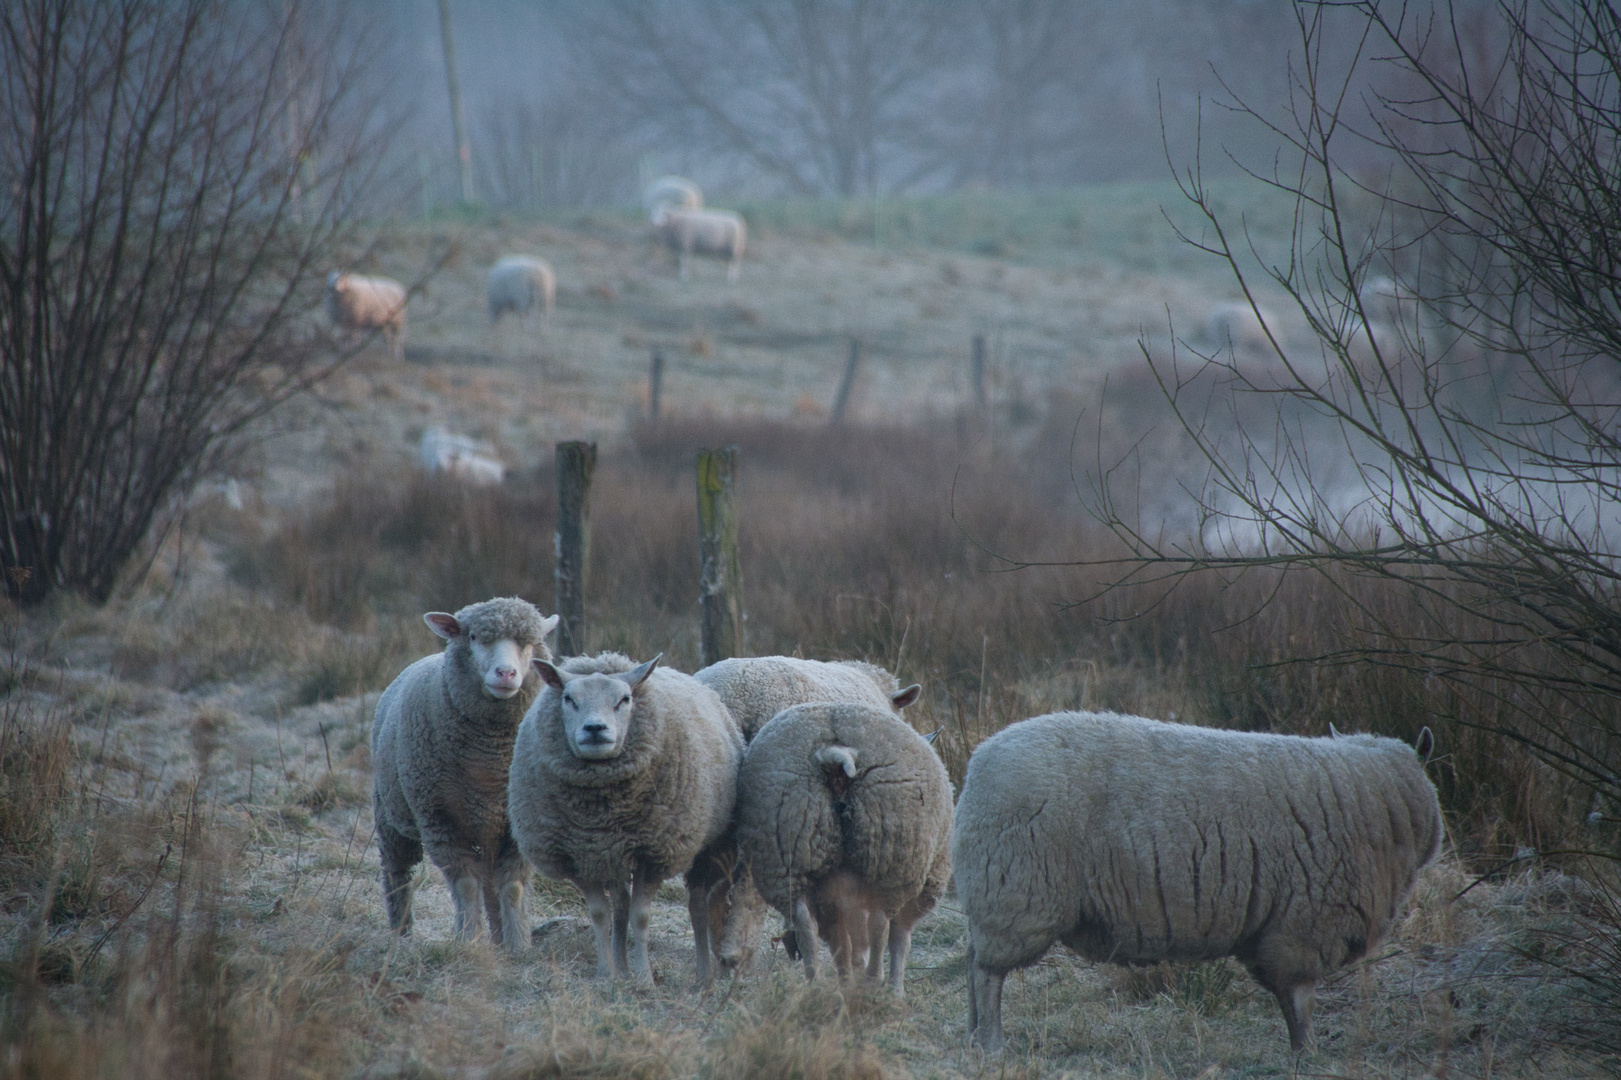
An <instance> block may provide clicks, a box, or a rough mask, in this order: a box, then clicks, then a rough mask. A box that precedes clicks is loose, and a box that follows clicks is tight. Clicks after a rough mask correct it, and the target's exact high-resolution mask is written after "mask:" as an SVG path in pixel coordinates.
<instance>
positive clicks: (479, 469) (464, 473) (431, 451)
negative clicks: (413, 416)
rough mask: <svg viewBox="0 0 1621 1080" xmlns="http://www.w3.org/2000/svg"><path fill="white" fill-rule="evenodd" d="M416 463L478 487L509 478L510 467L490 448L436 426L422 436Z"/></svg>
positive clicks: (429, 470) (426, 468) (427, 469)
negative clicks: (418, 462) (508, 470)
mask: <svg viewBox="0 0 1621 1080" xmlns="http://www.w3.org/2000/svg"><path fill="white" fill-rule="evenodd" d="M417 460H418V461H420V462H421V463H422V467H423V469H425V470H426V471H428V472H442V473H447V474H449V475H451V476H454V477H456V478H457V479H458V480H463V481H466V482H467V483H469V484H472V485H474V486H475V487H489V486H491V485H494V484H499V483H501V482H502V481H503V480H505V479H506V475H507V467H506V466H505V465H503V464H501V462H500V460H499V459H498V458H496V457H495V456H494V455H493V454H492V453H491V451H490V448H489V446H487V445H486V444H484V443H481V442H479V441H478V440H476V439H471V438H468V437H467V436H466V435H456V434H453V433H451V432H450V431H447V430H446V429H445V428H444V427H442V426H439V425H435V426H433V427H431V428H429V429H428V430H427V431H424V432H423V433H422V442H421V443H420V444H418V446H417Z"/></svg>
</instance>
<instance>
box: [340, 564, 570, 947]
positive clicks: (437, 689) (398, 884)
mask: <svg viewBox="0 0 1621 1080" xmlns="http://www.w3.org/2000/svg"><path fill="white" fill-rule="evenodd" d="M423 620H424V621H425V622H426V623H427V624H428V629H430V630H432V631H433V632H434V633H435V634H437V635H439V636H440V637H441V638H444V639H445V642H446V644H445V648H444V651H443V652H440V653H435V654H434V655H432V656H426V657H423V658H422V659H421V660H418V661H417V662H416V663H414V664H412V665H411V666H410V667H407V668H406V669H405V670H404V671H402V672H401V673H400V674H399V676H398V677H397V678H395V680H394V681H393V682H392V683H390V684H389V686H388V689H387V690H385V691H383V696H382V697H381V698H379V699H378V701H377V712H376V715H375V717H374V719H373V721H372V740H371V755H372V770H373V773H374V781H373V789H372V807H373V816H374V818H375V820H376V824H377V848H378V851H379V852H380V853H381V855H382V862H383V898H384V902H385V904H386V906H387V908H388V924H389V926H390V927H392V928H393V929H394V930H395V931H396V932H398V933H401V934H406V933H409V932H410V930H411V878H412V874H413V870H414V868H415V867H416V865H417V864H418V863H419V862H421V861H422V854H423V851H424V849H425V850H426V851H427V854H428V857H429V858H430V859H432V860H433V863H434V865H435V866H437V867H439V869H440V870H442V871H443V872H444V875H445V880H446V881H447V882H448V883H449V885H450V894H451V897H452V898H453V900H454V902H455V905H456V922H455V933H456V936H457V937H458V938H461V939H463V940H471V939H474V938H477V937H478V936H479V934H480V931H481V926H480V919H479V916H478V907H477V905H478V899H479V894H480V892H482V893H483V897H484V907H485V910H486V912H487V914H488V916H489V921H490V934H491V936H492V937H493V938H494V939H495V940H496V942H497V943H498V944H500V945H502V946H503V947H504V948H506V949H507V950H508V951H511V952H521V951H522V950H523V949H525V948H526V947H527V946H528V944H529V928H528V927H527V926H526V925H525V919H524V886H525V882H526V880H527V878H528V874H529V871H528V868H527V867H526V866H525V865H524V862H523V859H522V858H521V856H520V855H519V853H518V848H517V846H516V845H515V844H514V843H513V840H512V832H511V830H510V829H509V828H508V825H507V813H506V788H507V766H508V763H509V762H510V761H511V760H512V742H513V737H514V736H515V735H516V734H517V731H518V722H519V720H521V719H522V718H523V714H524V710H525V709H527V708H528V707H529V704H530V702H531V701H532V700H533V699H534V697H535V695H536V693H537V692H538V690H539V689H540V685H541V679H540V676H539V674H538V673H536V672H535V671H534V670H533V669H532V667H531V665H530V661H531V660H532V659H535V658H537V657H539V658H543V659H544V658H549V657H550V656H551V650H550V649H548V648H547V646H546V643H545V638H546V635H547V634H550V633H551V632H552V630H553V629H555V628H556V626H557V616H556V615H552V616H549V617H546V618H542V617H541V614H540V612H539V611H536V610H535V608H534V606H533V605H531V604H529V603H528V602H526V601H524V600H520V599H518V598H517V597H515V596H512V597H500V598H497V599H494V600H486V601H484V602H483V603H479V604H471V605H469V606H467V607H464V608H462V609H461V610H460V611H458V612H456V613H455V614H454V615H450V614H447V613H445V612H443V611H430V612H428V613H427V614H426V615H424V616H423Z"/></svg>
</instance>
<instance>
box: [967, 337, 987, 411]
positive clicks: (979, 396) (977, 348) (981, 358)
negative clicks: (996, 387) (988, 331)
mask: <svg viewBox="0 0 1621 1080" xmlns="http://www.w3.org/2000/svg"><path fill="white" fill-rule="evenodd" d="M968 383H969V385H970V386H971V387H972V388H973V392H974V408H976V409H978V410H979V411H980V412H984V411H985V402H986V396H985V335H984V334H975V335H974V351H973V355H972V357H971V358H970V359H969V361H968Z"/></svg>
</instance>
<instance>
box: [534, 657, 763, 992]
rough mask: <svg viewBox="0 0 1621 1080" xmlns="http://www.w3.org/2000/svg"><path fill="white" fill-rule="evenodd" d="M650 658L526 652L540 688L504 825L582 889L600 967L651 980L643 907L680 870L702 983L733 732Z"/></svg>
mask: <svg viewBox="0 0 1621 1080" xmlns="http://www.w3.org/2000/svg"><path fill="white" fill-rule="evenodd" d="M658 661H659V657H657V656H655V657H654V658H653V659H651V660H649V661H647V662H646V663H644V664H637V663H636V662H635V661H633V660H630V659H628V658H626V657H624V656H621V655H619V654H618V653H609V652H605V653H600V654H598V655H597V656H594V657H586V656H577V657H574V658H572V659H569V660H567V661H565V662H564V663H563V664H561V665H556V666H554V665H553V664H550V663H548V662H546V661H544V660H541V659H536V661H535V665H534V666H535V668H536V670H537V671H538V672H539V673H540V675H541V677H542V678H543V679H544V680H545V683H546V687H545V689H544V690H543V691H542V692H541V693H540V695H539V696H538V697H537V698H536V699H535V702H534V704H533V705H532V706H530V709H529V712H528V715H526V716H525V717H524V719H523V723H522V724H521V725H520V726H519V728H518V739H517V745H516V746H515V747H514V749H513V754H512V773H511V779H510V782H509V786H508V789H507V790H508V806H509V812H510V814H511V817H512V835H513V836H514V837H515V838H516V839H517V842H518V847H519V850H521V851H522V852H523V856H524V858H526V859H528V860H529V861H530V862H531V863H533V864H534V866H535V867H536V869H538V870H539V871H540V872H541V873H543V874H545V875H546V876H547V877H551V878H562V879H566V880H568V881H572V882H573V883H574V885H575V886H576V887H577V888H578V889H579V890H580V892H581V893H583V894H584V895H585V901H586V907H587V909H588V910H589V913H590V916H591V925H592V928H593V929H594V930H595V932H596V939H597V974H598V975H599V976H601V977H602V978H611V977H613V976H615V975H625V974H627V973H628V974H630V975H631V976H633V977H634V978H636V979H638V980H641V981H643V982H651V981H652V978H653V972H652V968H651V967H650V965H649V963H648V957H647V928H648V916H649V907H650V906H651V904H652V902H653V895H654V893H656V892H657V891H658V887H659V885H660V883H661V882H663V881H664V879H665V878H668V877H672V876H674V875H676V874H685V875H686V885H687V912H688V915H689V917H690V918H691V920H692V933H693V938H694V941H695V944H696V946H697V953H698V979H699V981H700V982H708V981H709V979H710V977H711V971H712V967H711V959H712V953H713V949H714V944H715V943H714V942H713V941H712V940H711V934H710V927H711V925H712V915H714V916H716V918H717V919H718V917H719V911H718V908H719V907H720V906H721V905H724V904H725V903H726V900H727V893H728V889H727V886H728V885H729V883H730V882H729V877H728V873H727V871H728V869H729V867H730V864H731V858H730V852H731V849H732V847H733V838H732V808H733V805H734V803H735V801H736V797H737V768H738V762H739V761H740V760H741V759H742V756H743V736H742V734H741V733H740V732H739V731H738V730H737V725H736V724H735V723H733V722H732V717H731V714H730V713H728V712H727V711H726V706H725V705H723V704H722V703H721V700H720V698H718V697H716V696H715V692H714V691H713V690H711V689H709V687H707V686H704V685H703V684H702V683H700V682H698V681H697V680H695V679H694V678H693V677H692V676H690V675H684V674H682V673H681V672H679V671H675V670H672V669H670V668H660V667H657V664H658Z"/></svg>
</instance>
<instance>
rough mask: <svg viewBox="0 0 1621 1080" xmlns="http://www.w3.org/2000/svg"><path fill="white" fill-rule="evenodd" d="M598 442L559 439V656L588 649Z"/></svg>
mask: <svg viewBox="0 0 1621 1080" xmlns="http://www.w3.org/2000/svg"><path fill="white" fill-rule="evenodd" d="M596 467H597V444H596V443H594V442H560V443H558V444H557V545H556V546H557V614H558V615H559V616H560V618H559V620H558V624H557V655H558V656H578V655H580V654H581V653H583V652H585V589H586V584H587V582H588V581H589V580H590V576H591V474H592V473H593V472H595V471H596Z"/></svg>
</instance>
